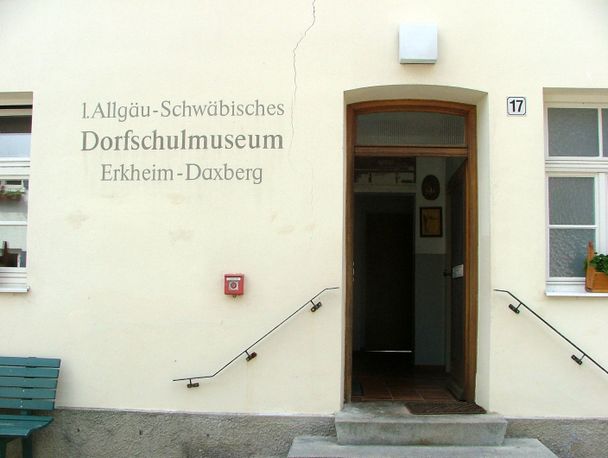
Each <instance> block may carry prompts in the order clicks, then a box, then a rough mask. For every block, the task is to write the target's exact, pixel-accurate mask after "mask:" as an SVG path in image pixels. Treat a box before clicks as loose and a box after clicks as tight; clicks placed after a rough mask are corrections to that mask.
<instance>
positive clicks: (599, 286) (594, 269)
mask: <svg viewBox="0 0 608 458" xmlns="http://www.w3.org/2000/svg"><path fill="white" fill-rule="evenodd" d="M585 290H587V291H589V292H592V293H608V255H605V254H598V253H596V252H595V251H594V249H593V243H592V242H589V244H588V245H587V272H586V275H585Z"/></svg>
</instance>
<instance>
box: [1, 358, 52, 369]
mask: <svg viewBox="0 0 608 458" xmlns="http://www.w3.org/2000/svg"><path fill="white" fill-rule="evenodd" d="M60 365H61V360H60V359H59V358H33V357H32V358H19V357H15V356H0V366H29V367H59V366H60Z"/></svg>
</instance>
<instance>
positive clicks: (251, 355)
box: [173, 286, 339, 388]
mask: <svg viewBox="0 0 608 458" xmlns="http://www.w3.org/2000/svg"><path fill="white" fill-rule="evenodd" d="M332 289H339V288H338V287H337V286H332V287H330V288H323V289H322V290H321V291H319V292H318V293H317V294H315V295H314V296H313V297H311V298H310V299H308V300H307V301H306V302H305V303H304V304H302V305H301V306H300V307H298V308H297V309H296V311H295V312H293V313H292V314H290V315H289V316H288V317H287V318H285V319H284V320H283V321H281V322H280V323H279V324H277V325H276V326H274V327H273V328H272V329H271V330H270V331H268V332H267V333H266V334H264V335H263V336H262V337H260V338H259V339H258V340H256V341H255V342H253V343H252V344H251V345H249V346H248V347H247V348H245V349H244V350H243V351H241V352H240V353H239V354H238V355H236V356H235V357H234V358H232V359H231V360H230V361H228V362H227V363H226V364H224V365H223V366H222V367H220V368H219V369H218V370H217V371H215V372H214V373H213V374H210V375H198V376H196V377H184V378H175V379H173V381H174V382H184V381H186V380H188V384H187V385H186V386H187V387H188V388H196V387H197V386H199V384H198V383H192V380H199V379H207V378H213V377H215V376H216V375H217V374H219V373H220V372H222V371H223V370H224V369H226V368H227V367H228V366H230V365H231V364H232V363H233V362H235V361H236V360H237V359H238V358H239V357H240V356H242V355H247V356H246V358H245V360H246V361H251V360H252V359H253V358H255V357H256V356H257V355H258V354H257V353H256V352H254V351H253V352H251V353H249V350H251V348H253V347H254V346H255V345H257V344H258V343H260V342H261V341H262V340H263V339H265V338H266V337H268V336H269V335H270V334H272V332H273V331H275V330H276V329H278V328H279V327H280V326H281V325H283V323H285V322H286V321H287V320H289V319H290V318H291V317H292V316H294V315H295V314H296V313H298V312H299V311H300V310H302V309H303V308H304V307H306V306H307V305H308V304H312V307H311V308H310V311H311V312H316V311H317V310H319V308H321V306H322V305H323V304H321V302H320V301H319V302H317V303H315V302H314V300H315V299H316V298H317V297H319V296H320V295H321V294H323V293H324V292H325V291H329V290H332Z"/></svg>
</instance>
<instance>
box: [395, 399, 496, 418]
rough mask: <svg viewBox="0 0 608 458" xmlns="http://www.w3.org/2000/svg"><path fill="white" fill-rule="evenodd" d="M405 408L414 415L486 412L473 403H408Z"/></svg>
mask: <svg viewBox="0 0 608 458" xmlns="http://www.w3.org/2000/svg"><path fill="white" fill-rule="evenodd" d="M405 407H407V410H409V411H410V413H412V414H414V415H452V414H480V413H486V411H485V410H484V409H483V408H482V407H479V406H478V405H477V404H475V403H474V402H464V401H433V402H421V401H408V402H406V403H405Z"/></svg>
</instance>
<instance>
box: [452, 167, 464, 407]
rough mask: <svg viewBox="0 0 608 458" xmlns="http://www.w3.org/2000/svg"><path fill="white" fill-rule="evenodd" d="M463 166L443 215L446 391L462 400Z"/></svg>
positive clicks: (454, 182) (456, 175) (455, 178)
mask: <svg viewBox="0 0 608 458" xmlns="http://www.w3.org/2000/svg"><path fill="white" fill-rule="evenodd" d="M465 166H466V163H463V164H462V165H461V166H460V168H459V169H458V170H457V171H456V172H455V173H454V175H453V176H452V178H451V180H450V182H449V185H448V195H447V213H448V224H449V226H450V227H449V233H450V238H449V246H448V259H449V263H448V268H449V270H448V278H449V279H450V288H449V292H450V293H449V310H450V371H449V383H448V388H449V389H450V391H451V392H452V394H453V395H454V396H455V397H456V398H457V399H461V400H465V397H466V396H465V392H467V390H468V387H467V386H466V385H467V383H468V380H467V377H466V353H465V351H466V341H465V336H466V326H465V323H466V294H465V291H466V283H465V269H464V265H465V262H466V259H465V242H466V240H465V234H466V218H465V216H466V213H465V209H466V188H465Z"/></svg>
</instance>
